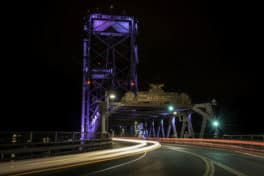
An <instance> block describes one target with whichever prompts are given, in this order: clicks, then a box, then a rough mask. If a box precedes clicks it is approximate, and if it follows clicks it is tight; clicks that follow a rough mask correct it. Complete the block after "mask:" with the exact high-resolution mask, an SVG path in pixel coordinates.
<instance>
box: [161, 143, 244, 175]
mask: <svg viewBox="0 0 264 176" xmlns="http://www.w3.org/2000/svg"><path fill="white" fill-rule="evenodd" d="M166 148H168V147H166ZM169 148H171V149H173V147H172V146H169ZM173 150H176V151H179V152H184V153H189V154H191V155H194V156H197V157H202V158H206V159H207V160H210V163H213V164H215V165H217V166H218V167H221V168H223V169H224V170H226V171H228V172H230V173H232V174H234V175H237V176H247V175H246V174H244V173H242V172H240V171H238V170H236V169H234V168H231V167H229V166H227V165H224V164H222V163H220V162H217V161H214V160H212V159H210V158H207V157H204V156H201V155H199V154H196V153H193V152H189V151H184V150H182V149H179V148H178V149H177V148H175V149H173ZM210 167H214V166H210ZM212 169H213V172H214V171H215V168H212ZM212 174H213V175H214V173H212Z"/></svg>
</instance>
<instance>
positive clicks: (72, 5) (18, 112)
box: [0, 0, 264, 133]
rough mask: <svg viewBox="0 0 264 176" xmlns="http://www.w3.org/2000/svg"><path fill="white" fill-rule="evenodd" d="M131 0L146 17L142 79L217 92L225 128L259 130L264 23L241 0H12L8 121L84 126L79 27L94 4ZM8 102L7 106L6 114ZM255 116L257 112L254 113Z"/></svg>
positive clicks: (7, 31)
mask: <svg viewBox="0 0 264 176" xmlns="http://www.w3.org/2000/svg"><path fill="white" fill-rule="evenodd" d="M110 3H113V4H114V6H115V10H114V11H115V12H121V11H122V10H123V9H125V10H126V13H127V15H131V16H135V17H136V18H137V19H138V20H139V22H140V33H139V38H138V41H139V56H140V64H139V71H138V75H139V82H140V89H142V90H146V89H147V88H148V84H149V83H165V85H166V89H167V90H170V91H172V90H174V91H179V92H187V93H189V94H190V95H191V96H192V98H193V101H194V102H197V103H198V102H203V101H208V100H211V99H212V98H216V100H217V101H218V103H219V104H218V115H219V116H220V117H221V118H222V119H223V123H224V125H225V128H226V129H227V130H230V129H232V130H233V131H241V132H242V131H243V132H245V133H255V132H260V131H261V130H262V132H263V130H264V129H263V127H261V125H260V123H256V120H258V118H259V109H258V108H259V107H260V104H259V103H257V102H258V100H259V98H260V97H259V92H260V88H259V84H260V82H261V76H260V68H261V64H260V61H259V60H260V58H259V57H257V56H255V53H256V52H255V51H256V50H257V47H256V46H257V43H258V37H259V32H260V29H259V28H258V24H259V22H260V21H259V19H258V16H257V15H254V13H253V11H254V9H252V8H251V7H252V5H251V4H246V3H244V2H241V1H239V3H238V2H235V1H232V2H230V1H226V2H225V1H218V2H211V1H205V0H202V1H198V0H193V1H191V0H185V1H183V0H180V1H171V0H162V1H158V0H157V1H147V0H145V1H143V0H141V1H121V0H120V1H110V0H104V1H103V0H102V1H98V0H75V1H74V0H72V1H69V0H65V1H58V0H54V1H34V2H13V3H12V4H10V5H8V7H7V8H6V12H5V13H4V16H3V20H2V21H3V23H2V24H4V25H2V30H3V32H2V35H3V39H2V42H3V43H4V45H5V47H4V53H6V54H5V55H4V54H2V60H4V64H3V65H2V64H1V65H2V67H3V69H2V70H4V72H3V74H2V76H3V79H2V80H4V84H3V85H2V86H3V87H4V91H3V92H2V93H3V95H4V96H3V97H4V98H3V99H2V103H3V104H4V106H3V107H4V108H3V109H4V111H3V114H2V115H1V119H4V121H2V122H1V124H0V131H1V129H3V130H31V129H32V130H79V126H80V111H81V106H80V105H81V79H82V77H81V76H82V73H81V66H82V65H81V64H82V53H81V49H82V48H81V47H82V45H81V29H82V20H81V19H82V17H83V15H84V14H86V12H87V11H88V10H90V11H95V10H96V8H98V9H99V11H103V12H105V11H108V8H109V6H110ZM4 112H6V114H4ZM249 119H250V120H249Z"/></svg>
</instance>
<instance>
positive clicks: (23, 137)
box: [0, 131, 112, 161]
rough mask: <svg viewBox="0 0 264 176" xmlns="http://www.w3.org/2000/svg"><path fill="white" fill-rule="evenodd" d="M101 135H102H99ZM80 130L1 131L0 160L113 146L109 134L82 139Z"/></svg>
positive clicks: (45, 155)
mask: <svg viewBox="0 0 264 176" xmlns="http://www.w3.org/2000/svg"><path fill="white" fill-rule="evenodd" d="M99 135H100V136H99ZM81 136H82V134H81V133H80V132H57V131H56V132H0V161H7V160H19V159H28V158H36V157H47V156H54V155H61V154H70V153H79V152H85V151H93V150H98V149H105V148H111V146H112V141H111V138H110V136H109V135H107V134H106V135H103V136H102V135H101V134H98V137H100V138H97V139H89V140H81Z"/></svg>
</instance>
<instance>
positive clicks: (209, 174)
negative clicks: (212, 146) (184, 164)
mask: <svg viewBox="0 0 264 176" xmlns="http://www.w3.org/2000/svg"><path fill="white" fill-rule="evenodd" d="M164 147H165V148H167V149H170V150H175V151H178V152H183V153H187V154H190V155H193V156H195V157H197V158H199V159H200V160H202V161H203V162H204V163H205V171H204V174H203V176H213V175H214V173H215V167H214V164H213V163H212V161H211V160H210V159H208V158H206V157H204V156H201V155H199V154H196V153H193V152H189V151H184V150H181V149H179V148H175V147H172V146H164Z"/></svg>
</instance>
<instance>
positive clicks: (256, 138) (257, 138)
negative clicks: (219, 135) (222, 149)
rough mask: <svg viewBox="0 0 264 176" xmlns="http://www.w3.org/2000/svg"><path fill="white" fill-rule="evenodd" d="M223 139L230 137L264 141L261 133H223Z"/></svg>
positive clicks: (263, 135)
mask: <svg viewBox="0 0 264 176" xmlns="http://www.w3.org/2000/svg"><path fill="white" fill-rule="evenodd" d="M223 139H232V140H247V141H263V142H264V134H262V135H254V134H247V135H223Z"/></svg>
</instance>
